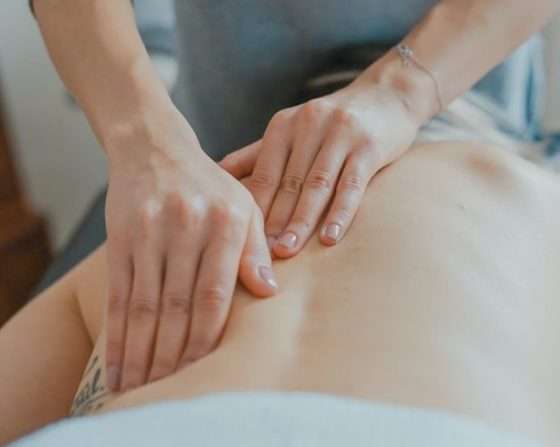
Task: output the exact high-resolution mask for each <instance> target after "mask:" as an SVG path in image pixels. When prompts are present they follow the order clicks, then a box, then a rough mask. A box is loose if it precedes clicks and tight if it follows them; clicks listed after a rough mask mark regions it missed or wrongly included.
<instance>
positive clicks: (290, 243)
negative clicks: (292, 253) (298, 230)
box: [278, 231, 297, 248]
mask: <svg viewBox="0 0 560 447" xmlns="http://www.w3.org/2000/svg"><path fill="white" fill-rule="evenodd" d="M296 242H297V236H296V234H295V233H292V232H291V231H288V232H287V233H284V234H283V235H282V236H280V237H279V238H278V243H279V244H280V245H282V246H283V247H285V248H294V247H295V246H296Z"/></svg>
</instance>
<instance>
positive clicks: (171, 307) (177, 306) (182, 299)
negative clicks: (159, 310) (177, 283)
mask: <svg viewBox="0 0 560 447" xmlns="http://www.w3.org/2000/svg"><path fill="white" fill-rule="evenodd" d="M189 308H190V300H189V298H188V294H186V293H170V294H167V295H166V296H164V297H163V313H165V314H167V315H187V314H188V313H189Z"/></svg>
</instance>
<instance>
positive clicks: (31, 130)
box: [0, 0, 560, 324]
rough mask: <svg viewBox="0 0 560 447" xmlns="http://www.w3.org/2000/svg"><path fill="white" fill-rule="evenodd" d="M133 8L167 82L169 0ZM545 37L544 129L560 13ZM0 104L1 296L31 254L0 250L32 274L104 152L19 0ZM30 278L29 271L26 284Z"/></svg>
mask: <svg viewBox="0 0 560 447" xmlns="http://www.w3.org/2000/svg"><path fill="white" fill-rule="evenodd" d="M136 10H137V19H138V22H139V24H140V25H141V32H142V34H143V38H144V40H145V43H146V44H147V46H148V47H149V49H150V50H151V52H152V54H153V55H154V58H155V60H156V62H157V65H158V66H159V68H160V71H161V73H162V76H163V77H164V78H165V80H166V82H167V83H168V84H169V85H171V84H172V83H173V80H174V77H175V74H176V73H175V70H176V68H175V67H174V65H173V59H172V55H173V31H172V24H173V6H172V1H171V0H158V1H154V0H136ZM545 39H546V53H547V56H546V57H547V71H548V83H549V85H548V92H549V94H548V99H547V113H546V119H545V123H544V125H545V128H546V129H547V130H551V131H552V130H554V131H560V18H559V19H556V20H555V21H553V22H552V23H551V24H550V25H549V26H548V28H547V29H546V31H545ZM0 106H1V111H2V113H1V115H2V116H1V120H2V122H3V123H4V124H3V128H4V131H3V132H2V130H1V129H2V126H0V152H1V151H2V146H4V147H7V148H8V149H7V150H4V152H5V153H4V155H0V164H2V163H3V164H4V166H0V187H2V188H4V193H2V192H1V191H2V189H1V188H0V207H2V208H3V210H2V209H0V256H1V257H0V304H1V301H2V299H3V298H2V293H3V292H2V288H4V289H5V288H6V286H5V284H6V281H8V282H10V281H15V280H14V276H15V273H14V272H15V270H14V269H15V268H16V267H15V266H16V264H17V263H18V262H20V263H22V264H27V265H28V264H29V262H30V258H21V257H20V258H13V257H11V258H8V257H7V255H6V254H5V253H4V254H2V252H7V251H10V250H11V252H13V251H14V250H15V248H14V244H15V243H18V242H17V241H16V239H17V238H18V237H20V239H21V237H23V238H24V239H22V240H23V241H24V242H23V244H24V245H25V243H27V244H28V245H29V247H28V249H29V250H31V251H33V250H34V251H33V253H35V256H37V255H38V253H39V255H40V256H41V257H42V260H40V261H37V263H36V266H35V270H36V272H37V273H36V276H37V275H39V274H40V273H39V272H42V271H43V270H44V267H45V266H46V265H47V264H48V263H49V262H50V259H51V256H52V253H54V252H55V251H56V250H58V249H60V248H61V247H62V246H63V245H64V244H65V242H66V241H67V240H68V238H69V237H70V235H71V234H72V231H73V229H74V228H75V227H76V225H77V223H78V222H79V221H80V220H81V219H82V217H83V215H84V213H85V212H86V210H87V209H88V208H89V207H90V205H91V202H92V200H93V199H94V197H95V196H96V195H97V194H98V193H99V191H100V190H102V188H103V187H104V185H105V183H106V180H107V178H106V175H107V173H106V166H105V160H104V156H103V153H102V151H101V150H99V148H98V147H97V142H96V140H95V137H94V136H93V134H92V132H91V130H90V129H89V126H88V124H87V122H86V120H85V118H84V116H83V115H82V113H81V112H80V111H79V109H78V108H77V107H76V106H75V104H74V103H73V102H72V100H71V98H70V97H69V96H68V95H67V94H66V92H65V90H64V87H63V85H62V84H61V82H60V80H59V79H58V76H57V74H56V72H55V71H54V68H53V66H52V65H51V63H50V61H49V58H48V55H47V52H46V50H45V47H44V45H43V42H42V39H41V37H40V34H39V30H38V28H37V25H36V23H35V21H34V19H33V17H32V15H31V14H30V12H29V10H28V7H27V1H24V0H2V9H1V12H0ZM3 140H5V141H3ZM8 166H9V167H8ZM1 177H3V178H4V180H2V178H1ZM6 179H8V180H6ZM2 181H4V184H2ZM14 184H17V187H15V186H14ZM10 185H11V186H10ZM2 194H4V196H5V197H2ZM16 196H17V197H22V196H23V197H25V198H26V199H27V200H26V203H27V204H26V205H24V206H23V207H24V208H25V209H23V208H21V205H20V204H18V205H17V206H15V208H14V209H13V210H12V209H11V208H10V209H8V208H9V207H8V205H7V204H8V203H11V204H13V203H12V202H14V200H12V199H11V198H13V197H16ZM19 202H21V201H20V200H19V199H18V203H19ZM10 206H11V205H10ZM2 213H5V215H6V213H11V214H10V216H11V217H10V218H9V219H7V218H6V217H4V218H3V217H2ZM18 213H19V214H18ZM10 219H11V222H12V223H13V224H14V225H12V227H13V228H9V229H8V230H6V229H4V230H2V220H4V221H6V220H10ZM26 222H28V224H26ZM26 225H28V227H26ZM2 231H3V232H4V234H2ZM18 231H19V233H18ZM26 231H27V233H25V232H26ZM23 233H25V234H23ZM18 234H19V236H18ZM22 234H23V236H22ZM10 244H11V245H10ZM10 247H11V248H10ZM14 259H15V260H14ZM31 276H33V275H31ZM36 280H37V278H36V277H35V278H34V279H30V280H29V282H28V284H27V285H26V286H25V287H30V284H31V283H32V282H33V281H36ZM11 287H12V288H13V287H15V286H14V285H13V284H12V286H11ZM17 287H19V286H17ZM12 292H13V290H12ZM1 321H2V313H1V311H0V324H1Z"/></svg>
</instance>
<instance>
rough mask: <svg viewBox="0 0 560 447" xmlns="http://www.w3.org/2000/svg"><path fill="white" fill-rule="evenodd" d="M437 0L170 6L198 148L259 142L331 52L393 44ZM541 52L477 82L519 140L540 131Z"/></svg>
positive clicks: (525, 51)
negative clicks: (174, 22)
mask: <svg viewBox="0 0 560 447" xmlns="http://www.w3.org/2000/svg"><path fill="white" fill-rule="evenodd" d="M435 3H436V0H348V1H340V0H305V1H301V0H215V1H212V2H209V1H207V0H188V1H187V0H179V1H176V2H175V11H176V22H177V33H178V42H179V47H178V50H179V53H178V54H179V64H180V77H179V82H178V84H177V88H176V91H175V92H174V99H175V102H176V103H177V105H178V107H179V108H180V109H181V111H182V112H183V113H184V114H185V115H186V116H187V118H188V119H189V121H190V122H191V124H192V125H193V127H194V129H195V131H196V132H197V135H198V136H199V139H200V140H201V143H202V146H203V148H204V149H205V150H206V151H207V152H208V153H209V154H210V155H211V156H212V157H213V158H215V159H219V158H221V157H222V156H223V155H225V154H226V153H228V152H231V151H232V150H235V149H237V148H239V147H241V146H243V145H244V144H247V143H250V142H252V141H254V140H256V139H258V138H259V137H260V136H261V135H262V132H263V131H264V128H265V126H266V124H267V123H268V121H269V120H270V118H271V116H272V115H273V113H274V112H276V111H278V110H280V109H282V108H284V107H286V106H288V105H292V104H294V103H295V102H296V99H297V93H298V91H299V88H300V87H301V85H302V83H303V81H304V80H305V79H307V78H309V77H310V76H311V75H312V74H314V73H315V72H316V71H317V70H318V69H320V68H321V67H323V66H325V64H327V63H328V61H329V58H330V54H331V52H332V51H334V50H336V49H339V48H340V47H345V46H348V45H356V44H361V43H365V42H370V43H371V42H377V43H387V42H388V43H393V44H394V43H396V42H397V41H398V40H400V39H401V38H402V37H403V36H404V35H405V34H406V33H407V32H408V31H409V30H410V29H411V28H412V26H413V25H414V24H415V23H416V22H418V20H420V19H421V18H422V17H423V16H424V14H426V12H427V11H428V10H429V9H430V7H432V6H433V5H434V4H435ZM537 40H538V39H537ZM540 52H542V49H541V48H540V45H539V44H538V42H536V41H533V42H532V43H528V44H527V45H525V46H524V47H522V48H521V49H519V50H518V51H517V52H516V53H515V54H514V55H513V56H512V57H511V58H510V59H509V60H508V62H507V63H506V64H505V65H503V66H502V67H501V68H499V69H498V70H497V71H495V72H493V74H491V75H489V76H488V77H487V78H486V79H484V80H483V81H482V82H481V83H480V88H481V89H483V90H484V92H485V93H486V94H489V95H491V96H493V97H494V98H495V100H496V102H497V103H498V104H499V105H500V106H501V108H502V110H503V112H504V114H505V115H507V117H508V119H509V121H510V124H511V127H512V128H514V129H515V131H516V132H517V133H519V134H520V135H526V136H532V135H534V134H536V133H538V132H537V130H536V126H538V123H539V119H538V117H539V116H540V112H539V110H540V109H541V108H542V105H541V104H540V103H538V100H537V99H538V98H539V97H541V96H542V95H541V94H539V92H537V91H535V90H536V89H538V88H540V86H539V84H538V82H535V80H536V78H538V76H539V73H542V71H543V70H542V66H541V65H540V64H542V60H540V58H539V56H538V54H539V53H540ZM465 62H466V63H468V61H465ZM535 115H536V116H535Z"/></svg>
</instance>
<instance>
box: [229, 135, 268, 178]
mask: <svg viewBox="0 0 560 447" xmlns="http://www.w3.org/2000/svg"><path fill="white" fill-rule="evenodd" d="M260 149H261V140H259V141H256V142H254V143H252V144H250V145H249V146H245V147H243V148H241V149H238V150H236V151H235V152H232V153H231V154H228V155H226V156H225V157H224V159H223V160H222V161H220V163H218V164H219V165H220V166H221V167H222V169H225V170H226V171H227V172H229V173H230V174H231V175H233V176H234V177H235V178H236V179H238V180H239V179H241V178H243V177H247V176H248V175H251V174H252V173H253V168H254V167H255V163H256V162H257V158H258V156H259V152H260Z"/></svg>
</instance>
